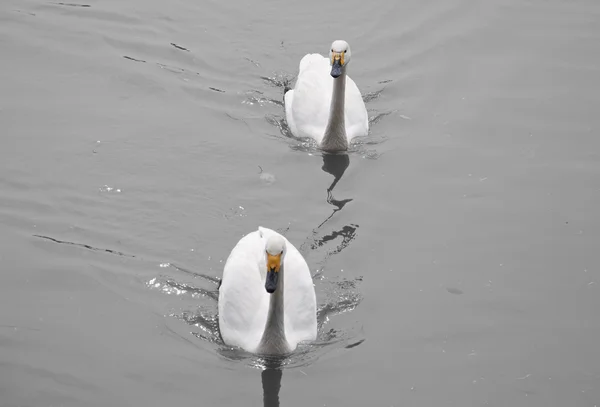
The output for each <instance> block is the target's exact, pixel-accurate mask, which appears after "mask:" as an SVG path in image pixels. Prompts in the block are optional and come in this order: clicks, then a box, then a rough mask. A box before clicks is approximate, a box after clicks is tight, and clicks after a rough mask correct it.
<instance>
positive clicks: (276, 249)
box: [265, 235, 285, 294]
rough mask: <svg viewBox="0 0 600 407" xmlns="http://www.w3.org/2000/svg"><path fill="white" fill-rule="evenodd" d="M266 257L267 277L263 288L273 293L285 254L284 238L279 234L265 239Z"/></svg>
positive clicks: (281, 270)
mask: <svg viewBox="0 0 600 407" xmlns="http://www.w3.org/2000/svg"><path fill="white" fill-rule="evenodd" d="M265 252H266V253H265V254H266V258H267V278H266V280H265V290H267V292H268V293H269V294H273V293H274V292H275V290H276V289H277V281H278V280H279V275H280V273H282V272H283V257H284V256H285V239H284V238H283V237H282V236H280V235H273V236H270V237H269V238H268V239H267V244H266V247H265Z"/></svg>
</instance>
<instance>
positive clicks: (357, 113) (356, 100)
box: [344, 76, 369, 141]
mask: <svg viewBox="0 0 600 407" xmlns="http://www.w3.org/2000/svg"><path fill="white" fill-rule="evenodd" d="M344 109H345V110H344V114H345V123H344V124H345V126H346V137H347V138H348V141H350V140H352V139H353V138H354V137H358V136H366V135H367V134H368V133H369V115H368V113H367V108H366V106H365V102H364V100H363V98H362V94H361V93H360V90H359V89H358V86H356V83H355V82H354V81H353V80H352V79H351V78H350V77H349V76H347V77H346V98H345V106H344Z"/></svg>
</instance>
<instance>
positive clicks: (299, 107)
mask: <svg viewBox="0 0 600 407" xmlns="http://www.w3.org/2000/svg"><path fill="white" fill-rule="evenodd" d="M332 94H333V78H332V77H331V66H330V64H329V59H327V58H325V57H324V56H322V55H320V54H307V55H305V56H304V58H302V60H301V61H300V67H299V73H298V79H297V80H296V85H295V87H294V89H293V90H290V91H288V92H287V93H286V94H285V113H286V120H287V122H288V126H289V127H290V131H291V132H292V134H293V135H294V136H296V137H310V138H312V139H314V140H316V141H317V143H319V144H320V143H321V141H322V139H323V136H324V135H325V129H326V128H327V123H328V121H329V112H330V108H331V97H332ZM344 109H345V110H344V116H345V123H344V124H345V127H346V137H347V138H348V140H351V139H353V138H354V137H357V136H366V135H367V134H368V132H369V117H368V114H367V109H366V107H365V102H364V101H363V98H362V95H361V93H360V90H359V89H358V87H357V86H356V83H355V82H354V81H353V80H352V78H350V77H349V76H346V96H345V108H344Z"/></svg>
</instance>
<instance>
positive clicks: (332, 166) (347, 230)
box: [300, 153, 358, 261]
mask: <svg viewBox="0 0 600 407" xmlns="http://www.w3.org/2000/svg"><path fill="white" fill-rule="evenodd" d="M322 157H323V166H322V167H321V169H322V170H323V171H325V172H326V173H328V174H331V175H332V176H333V181H332V183H331V185H329V187H328V188H327V190H326V193H327V198H326V201H327V203H328V204H330V205H331V206H333V207H334V209H333V211H332V212H331V213H330V214H329V215H328V216H327V217H326V218H325V219H324V220H323V221H322V222H321V223H320V224H319V225H318V226H317V227H316V228H315V229H313V231H312V234H311V236H310V237H309V238H308V239H307V240H306V241H305V242H304V243H303V244H302V245H301V246H300V252H304V253H306V251H307V250H308V249H309V248H310V249H311V250H314V249H316V248H319V247H321V246H323V245H324V244H326V243H328V242H331V241H333V240H335V239H336V238H338V237H341V238H342V243H341V244H340V245H338V246H337V247H336V249H334V250H333V251H331V252H329V253H328V254H327V255H326V258H325V259H324V261H325V260H327V258H328V257H329V256H331V254H335V253H339V252H341V251H342V250H343V249H344V248H346V247H347V246H348V245H349V244H350V242H351V241H352V240H354V238H355V237H356V229H357V228H358V225H356V224H349V225H345V226H343V227H342V228H341V229H339V230H333V231H331V232H329V233H328V234H326V235H323V236H321V237H320V238H318V237H317V235H318V234H319V232H320V230H321V228H322V227H323V225H325V224H326V223H327V222H328V221H329V220H330V219H331V218H332V217H333V216H334V215H335V214H336V213H337V212H339V211H341V210H342V209H343V208H344V207H345V206H346V204H348V203H349V202H352V201H353V199H354V198H345V199H336V198H335V197H334V195H333V190H334V188H335V187H336V185H337V184H338V182H339V181H340V180H341V179H342V177H343V175H344V173H345V172H346V170H347V169H348V167H349V166H350V156H349V155H348V154H347V153H324V154H323V156H322Z"/></svg>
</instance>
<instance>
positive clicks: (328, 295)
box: [147, 264, 364, 368]
mask: <svg viewBox="0 0 600 407" xmlns="http://www.w3.org/2000/svg"><path fill="white" fill-rule="evenodd" d="M169 267H170V269H171V270H173V271H175V272H177V273H184V274H186V275H188V276H190V275H191V276H193V277H194V280H198V282H199V283H200V282H204V283H205V284H204V285H206V284H210V286H209V288H206V287H203V286H200V285H193V284H190V283H179V282H177V281H176V279H175V278H173V277H166V276H161V277H156V278H153V279H151V280H150V281H148V282H147V286H148V287H149V288H150V289H153V290H159V291H161V292H162V293H164V294H167V295H176V296H189V297H192V298H194V299H195V300H198V301H199V302H200V305H198V306H197V307H195V309H193V310H184V311H181V312H179V313H172V314H171V315H169V316H170V317H172V318H176V319H179V320H181V321H183V322H185V323H186V324H188V325H189V326H191V327H193V328H192V329H193V330H192V331H191V335H193V336H194V337H196V338H198V339H200V340H202V341H204V343H206V344H208V346H211V347H212V349H213V350H214V351H215V352H216V353H218V354H219V355H221V356H222V357H224V358H226V359H228V360H230V361H243V362H244V363H246V364H247V365H248V366H252V367H258V368H266V366H267V362H268V358H265V357H262V356H259V355H254V354H251V353H248V352H246V351H244V350H242V349H239V348H232V347H230V346H227V345H226V344H225V343H224V342H223V340H222V338H221V335H220V331H219V318H218V306H217V301H218V298H219V291H218V286H219V284H220V280H219V279H218V278H216V277H213V276H207V275H204V274H200V273H196V272H193V271H190V270H187V269H185V268H183V267H179V266H176V265H173V264H170V265H169ZM313 281H314V282H315V289H316V290H317V291H318V292H320V294H321V295H317V298H323V299H322V300H321V301H320V303H319V304H318V308H317V329H318V333H317V339H316V340H315V341H314V342H310V343H304V344H299V345H298V348H297V349H296V350H295V351H294V352H293V353H292V354H291V355H290V356H288V357H286V358H283V359H281V360H280V361H279V362H278V365H279V366H280V367H298V366H304V365H306V364H309V363H311V362H313V361H315V360H316V359H317V358H319V357H320V356H321V355H323V354H324V353H326V352H328V351H330V350H334V349H337V348H342V347H347V348H352V347H355V346H357V345H359V344H360V343H362V342H363V341H364V338H361V337H360V331H359V330H358V328H356V327H349V328H346V329H333V328H330V329H327V328H328V323H329V322H330V320H331V318H332V317H334V316H335V315H339V314H342V313H345V312H348V311H352V310H353V309H354V308H356V307H357V306H358V305H359V304H360V301H361V299H362V297H361V296H360V294H359V293H358V291H357V285H358V284H360V282H361V281H362V277H358V278H355V279H351V280H348V279H344V278H342V279H329V278H327V277H325V276H324V275H323V271H322V270H321V271H319V272H317V273H316V274H315V275H314V276H313Z"/></svg>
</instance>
